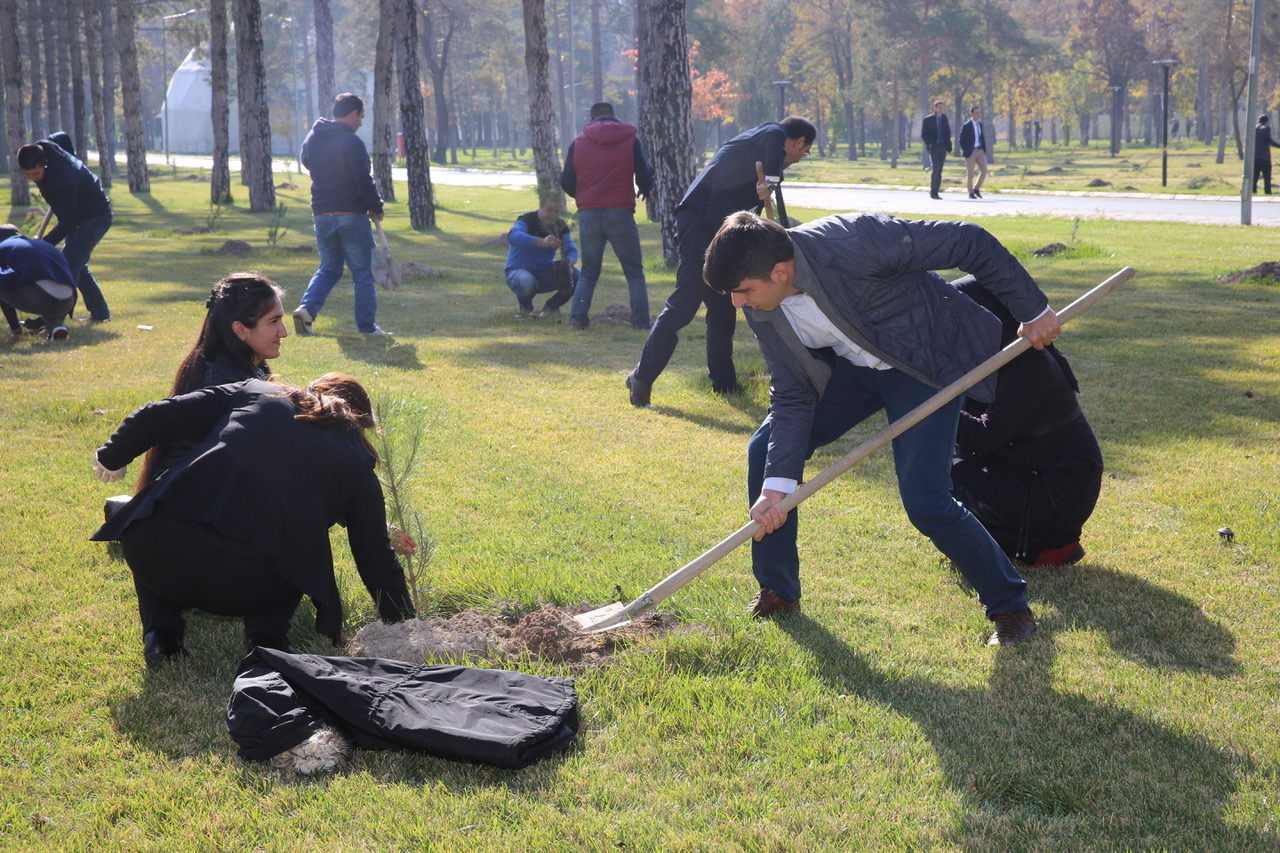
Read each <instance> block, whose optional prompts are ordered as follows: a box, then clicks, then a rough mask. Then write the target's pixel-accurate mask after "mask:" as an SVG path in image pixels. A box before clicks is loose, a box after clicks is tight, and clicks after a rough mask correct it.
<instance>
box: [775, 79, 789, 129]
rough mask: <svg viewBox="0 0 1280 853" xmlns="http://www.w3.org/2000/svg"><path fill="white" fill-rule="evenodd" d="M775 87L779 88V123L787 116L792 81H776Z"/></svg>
mask: <svg viewBox="0 0 1280 853" xmlns="http://www.w3.org/2000/svg"><path fill="white" fill-rule="evenodd" d="M773 85H775V86H777V87H778V121H782V120H783V119H784V118H786V115H787V87H788V86H790V85H791V81H790V80H774V81H773Z"/></svg>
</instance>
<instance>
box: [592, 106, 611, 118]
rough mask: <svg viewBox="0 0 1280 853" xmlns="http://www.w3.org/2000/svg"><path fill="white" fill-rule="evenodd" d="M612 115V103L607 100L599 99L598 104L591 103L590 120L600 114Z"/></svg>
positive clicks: (598, 116)
mask: <svg viewBox="0 0 1280 853" xmlns="http://www.w3.org/2000/svg"><path fill="white" fill-rule="evenodd" d="M611 115H613V104H611V103H609V102H608V101H601V102H600V103H598V104H592V105H591V120H592V121H595V120H596V119H598V118H600V117H601V116H611Z"/></svg>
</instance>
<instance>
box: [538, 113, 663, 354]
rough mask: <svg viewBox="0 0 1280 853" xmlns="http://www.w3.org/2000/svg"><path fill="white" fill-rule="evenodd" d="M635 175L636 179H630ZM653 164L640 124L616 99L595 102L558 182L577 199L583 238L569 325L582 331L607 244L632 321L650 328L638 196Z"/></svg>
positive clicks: (650, 181) (646, 184)
mask: <svg viewBox="0 0 1280 853" xmlns="http://www.w3.org/2000/svg"><path fill="white" fill-rule="evenodd" d="M633 176H634V179H635V183H634V185H633V184H632V178H633ZM652 185H653V170H652V169H651V168H650V167H649V163H648V162H647V161H646V160H645V158H644V148H643V147H641V145H640V140H639V139H637V138H636V129H635V127H633V126H632V125H629V124H627V123H626V122H624V121H622V120H621V119H619V118H618V117H616V116H615V115H614V114H613V105H612V104H608V103H603V102H602V103H598V104H593V105H592V107H591V120H590V121H589V122H588V123H587V126H586V127H585V128H583V130H582V133H580V134H579V135H578V138H577V139H575V140H573V142H571V143H569V150H568V151H567V152H566V153H565V158H564V171H563V172H561V173H560V186H561V188H562V189H564V191H565V192H566V193H568V194H569V195H570V196H572V197H573V198H574V199H575V200H576V201H577V202H578V239H579V242H581V244H582V275H581V277H580V278H579V279H578V285H577V287H576V288H575V289H574V294H573V308H572V310H571V311H570V313H569V328H571V329H574V330H577V331H581V330H583V329H585V328H586V327H587V325H588V324H589V323H590V318H589V317H588V316H587V314H588V312H589V311H590V310H591V299H592V297H594V296H595V292H596V282H597V281H598V280H599V278H600V267H601V265H602V264H603V262H604V244H605V243H606V242H608V243H609V245H611V246H613V253H614V254H615V255H617V256H618V263H620V264H622V273H623V275H625V276H626V278H627V293H628V296H629V297H630V300H631V325H632V326H633V327H634V328H637V329H647V328H649V288H648V285H647V284H646V283H645V279H644V261H643V260H642V258H641V257H640V231H639V229H637V228H636V216H635V213H636V199H637V198H644V197H645V196H646V195H648V194H649V189H650V187H651V186H652Z"/></svg>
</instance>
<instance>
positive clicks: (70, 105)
mask: <svg viewBox="0 0 1280 853" xmlns="http://www.w3.org/2000/svg"><path fill="white" fill-rule="evenodd" d="M56 8H57V11H56V13H55V15H54V18H55V20H56V21H57V39H58V51H57V54H58V98H59V100H58V111H59V112H60V113H61V114H62V129H63V130H65V131H66V132H67V133H68V134H69V135H70V136H71V138H72V139H76V138H78V136H79V133H80V131H79V129H78V128H77V127H76V121H78V120H79V118H80V116H79V114H77V113H76V112H75V106H74V101H73V99H72V86H73V79H74V78H73V77H72V74H71V57H72V56H73V55H74V52H75V51H76V50H77V48H76V46H75V45H73V44H72V37H71V25H70V18H71V10H70V9H69V8H67V7H66V6H64V5H62V4H58V6H57V7H56ZM78 37H79V34H77V38H78ZM81 94H82V95H83V91H82V92H81ZM76 153H77V154H83V153H84V149H83V148H77V149H76Z"/></svg>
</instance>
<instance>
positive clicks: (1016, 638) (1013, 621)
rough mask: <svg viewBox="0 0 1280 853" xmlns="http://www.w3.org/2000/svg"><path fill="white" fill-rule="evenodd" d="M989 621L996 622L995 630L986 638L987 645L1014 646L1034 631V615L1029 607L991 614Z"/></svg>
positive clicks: (1022, 641) (1026, 638)
mask: <svg viewBox="0 0 1280 853" xmlns="http://www.w3.org/2000/svg"><path fill="white" fill-rule="evenodd" d="M991 621H992V622H995V623H996V630H995V633H993V634H992V635H991V639H989V640H987V645H988V646H1016V645H1019V644H1020V643H1025V642H1026V641H1027V640H1030V639H1031V635H1032V634H1034V633H1035V632H1036V617H1034V616H1032V615H1031V611H1030V610H1029V609H1028V610H1006V611H1005V612H1003V613H997V614H995V615H994V616H992V617H991Z"/></svg>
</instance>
